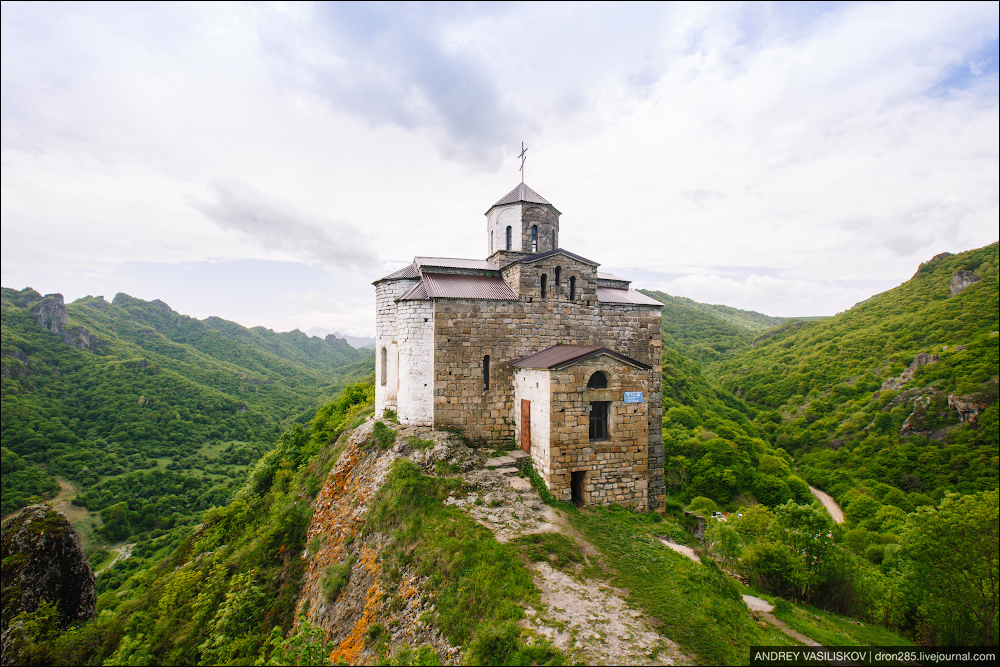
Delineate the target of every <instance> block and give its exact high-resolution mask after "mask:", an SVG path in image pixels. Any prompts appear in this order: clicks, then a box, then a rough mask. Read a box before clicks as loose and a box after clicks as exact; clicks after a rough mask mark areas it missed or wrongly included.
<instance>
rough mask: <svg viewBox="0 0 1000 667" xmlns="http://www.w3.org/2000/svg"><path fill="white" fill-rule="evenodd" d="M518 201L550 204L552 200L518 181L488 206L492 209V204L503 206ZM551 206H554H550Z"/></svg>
mask: <svg viewBox="0 0 1000 667" xmlns="http://www.w3.org/2000/svg"><path fill="white" fill-rule="evenodd" d="M519 201H523V202H527V203H529V204H548V205H549V206H552V202H550V201H549V200H547V199H546V198H545V197H543V196H542V195H540V194H538V193H537V192H535V191H534V190H532V189H531V188H529V187H528V186H527V185H525V184H524V183H518V185H517V187H516V188H514V189H513V190H511V191H510V192H508V193H507V194H506V195H504V196H503V197H501V198H500V201H498V202H497V203H496V204H493V206H490V209H492V208H493V207H494V206H503V205H505V204H516V203H517V202H519ZM552 208H555V207H554V206H552ZM487 213H489V211H487Z"/></svg>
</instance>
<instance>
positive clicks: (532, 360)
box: [512, 345, 651, 370]
mask: <svg viewBox="0 0 1000 667" xmlns="http://www.w3.org/2000/svg"><path fill="white" fill-rule="evenodd" d="M601 354H606V355H608V356H610V357H614V358H615V359H618V360H619V361H624V362H625V363H627V364H630V365H632V366H636V367H638V368H643V369H645V370H649V369H650V368H651V366H649V365H647V364H644V363H642V362H641V361H636V360H635V359H632V358H631V357H626V356H625V355H624V354H619V353H618V352H615V351H614V350H609V349H608V348H606V347H597V346H595V345H553V346H552V347H550V348H547V349H544V350H542V351H541V352H536V353H535V354H532V355H531V356H528V357H524V358H523V359H518V360H517V361H515V362H514V363H513V364H512V365H514V366H517V367H518V368H549V369H554V370H559V369H560V368H566V367H567V366H572V365H573V364H576V363H579V362H581V361H585V360H587V359H591V358H593V357H596V356H598V355H601Z"/></svg>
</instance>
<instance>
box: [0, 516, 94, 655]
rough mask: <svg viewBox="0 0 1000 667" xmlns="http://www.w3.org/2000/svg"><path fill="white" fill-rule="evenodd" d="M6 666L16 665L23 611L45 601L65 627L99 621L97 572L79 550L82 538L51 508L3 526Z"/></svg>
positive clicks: (4, 653)
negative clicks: (57, 614)
mask: <svg viewBox="0 0 1000 667" xmlns="http://www.w3.org/2000/svg"><path fill="white" fill-rule="evenodd" d="M0 556H2V559H3V575H2V579H3V621H2V630H3V636H2V644H3V663H4V664H12V663H13V662H16V653H17V651H16V644H17V640H18V635H19V633H18V629H19V628H18V627H17V626H18V624H17V623H15V624H14V625H11V620H12V619H13V618H14V617H15V616H17V615H18V614H20V613H21V612H25V611H26V612H33V611H35V610H36V609H37V608H38V605H39V603H40V602H41V601H42V600H43V599H44V600H47V601H49V602H50V603H54V604H55V605H56V606H57V608H58V610H59V624H60V626H61V627H63V628H66V627H69V626H70V625H73V624H74V623H77V622H80V621H85V620H87V619H89V618H93V617H94V616H95V608H96V604H97V594H96V593H95V591H94V572H93V571H92V570H91V569H90V564H89V563H88V562H87V559H86V557H85V556H84V555H83V551H82V549H81V548H80V536H79V535H78V534H77V532H76V530H75V529H74V528H73V525H72V524H71V523H70V522H69V520H68V519H66V517H65V516H63V515H62V514H60V513H59V512H57V511H55V510H54V509H52V508H51V507H48V506H47V505H32V506H30V507H25V508H24V509H23V510H21V511H20V512H18V513H17V514H15V515H14V516H13V517H11V518H10V519H9V520H8V521H7V522H6V523H5V524H4V525H3V544H2V554H0Z"/></svg>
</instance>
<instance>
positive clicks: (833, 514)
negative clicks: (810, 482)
mask: <svg viewBox="0 0 1000 667" xmlns="http://www.w3.org/2000/svg"><path fill="white" fill-rule="evenodd" d="M809 491H811V492H812V494H813V495H814V496H816V498H818V499H819V501H820V502H821V503H823V507H825V508H826V511H827V512H829V513H830V518H832V519H833V522H834V523H844V511H843V510H842V509H840V505H838V504H837V501H836V500H834V499H833V496H831V495H830V494H829V493H826V492H825V491H820V490H819V489H817V488H816V487H815V486H810V487H809Z"/></svg>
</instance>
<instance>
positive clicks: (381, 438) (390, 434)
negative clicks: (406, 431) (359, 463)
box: [368, 422, 396, 449]
mask: <svg viewBox="0 0 1000 667" xmlns="http://www.w3.org/2000/svg"><path fill="white" fill-rule="evenodd" d="M395 442H396V432H395V431H394V430H392V429H391V428H389V427H388V426H386V425H385V424H384V423H383V422H375V426H374V427H373V428H372V436H371V438H370V439H369V440H368V444H370V445H374V446H376V447H378V448H379V449H389V448H390V447H392V445H393V443H395Z"/></svg>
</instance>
